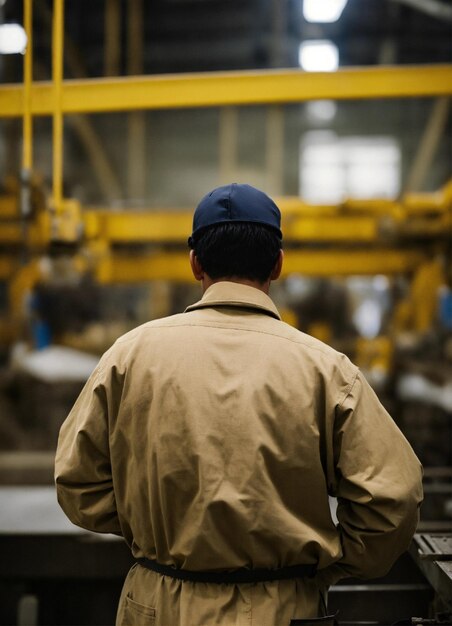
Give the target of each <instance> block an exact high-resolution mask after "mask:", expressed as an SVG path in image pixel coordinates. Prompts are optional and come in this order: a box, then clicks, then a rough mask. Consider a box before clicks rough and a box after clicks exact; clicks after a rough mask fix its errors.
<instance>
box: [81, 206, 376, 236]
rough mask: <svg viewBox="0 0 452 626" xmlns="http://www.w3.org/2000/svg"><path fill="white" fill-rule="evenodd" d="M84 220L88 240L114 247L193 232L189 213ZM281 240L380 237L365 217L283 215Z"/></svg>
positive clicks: (105, 214) (371, 218) (106, 214)
mask: <svg viewBox="0 0 452 626" xmlns="http://www.w3.org/2000/svg"><path fill="white" fill-rule="evenodd" d="M83 219H84V222H85V224H86V228H85V233H86V236H87V237H88V238H93V237H99V236H101V237H103V238H105V239H106V240H108V241H111V242H116V243H136V242H178V243H185V242H186V241H187V237H188V235H189V234H190V233H191V229H192V212H191V211H186V212H181V211H178V212H168V213H163V212H148V213H143V212H141V213H137V212H123V213H113V212H105V211H102V213H98V212H96V211H85V212H84V213H83ZM282 229H283V232H284V238H285V239H286V240H293V241H301V242H306V241H320V242H321V241H343V242H346V241H354V242H359V241H361V242H363V241H364V242H367V241H375V240H377V239H378V237H379V227H378V219H376V218H375V217H374V216H372V215H367V216H354V215H352V216H349V215H343V216H342V215H336V216H323V215H314V214H311V215H308V216H304V215H302V214H301V215H300V214H294V213H291V214H288V215H286V214H285V213H284V211H283V217H282Z"/></svg>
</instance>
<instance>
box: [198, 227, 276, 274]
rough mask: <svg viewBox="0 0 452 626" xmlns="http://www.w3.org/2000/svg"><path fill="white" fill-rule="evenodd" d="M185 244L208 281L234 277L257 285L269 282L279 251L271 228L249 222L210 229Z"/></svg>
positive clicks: (274, 233) (273, 230)
mask: <svg viewBox="0 0 452 626" xmlns="http://www.w3.org/2000/svg"><path fill="white" fill-rule="evenodd" d="M188 244H189V246H190V248H192V250H194V252H195V254H196V257H197V258H198V261H199V263H200V264H201V267H202V269H203V270H204V271H205V272H206V274H208V276H210V278H213V279H214V280H217V279H219V278H228V277H230V276H235V277H237V278H246V279H248V280H255V281H259V282H260V283H264V282H265V281H267V280H268V279H269V278H270V274H271V273H272V271H273V269H274V267H275V265H276V262H277V260H278V257H279V252H280V250H281V248H282V240H281V237H280V236H279V233H278V232H277V231H276V230H275V229H274V228H271V227H268V226H265V225H264V224H257V223H252V222H229V223H224V224H215V225H213V226H209V227H207V228H205V229H203V230H202V231H200V232H199V233H197V234H196V235H195V236H194V237H190V239H189V241H188Z"/></svg>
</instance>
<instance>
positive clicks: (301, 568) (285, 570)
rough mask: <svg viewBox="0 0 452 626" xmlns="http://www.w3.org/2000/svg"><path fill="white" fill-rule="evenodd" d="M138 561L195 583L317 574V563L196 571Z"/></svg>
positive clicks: (285, 577)
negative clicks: (269, 567)
mask: <svg viewBox="0 0 452 626" xmlns="http://www.w3.org/2000/svg"><path fill="white" fill-rule="evenodd" d="M137 563H139V564H140V565H142V566H143V567H146V568H147V569H150V570H152V571H153V572H157V573H158V574H162V576H171V578H177V579H178V580H189V581H191V582H195V583H217V584H225V585H234V584H237V583H262V582H267V581H268V582H270V581H272V580H288V579H290V578H304V577H305V576H308V577H312V576H314V575H315V573H316V571H317V568H316V566H315V565H289V566H288V567H281V568H280V569H246V568H242V569H236V570H233V571H231V572H207V571H202V572H194V571H192V570H188V569H177V568H175V567H171V566H170V565H162V564H161V563H158V562H157V561H152V560H150V559H145V558H140V559H137Z"/></svg>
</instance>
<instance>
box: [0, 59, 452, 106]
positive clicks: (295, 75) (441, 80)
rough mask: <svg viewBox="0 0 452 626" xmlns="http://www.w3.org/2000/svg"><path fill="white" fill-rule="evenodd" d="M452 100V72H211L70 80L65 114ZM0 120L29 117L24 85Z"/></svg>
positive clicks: (41, 89)
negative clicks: (325, 101)
mask: <svg viewBox="0 0 452 626" xmlns="http://www.w3.org/2000/svg"><path fill="white" fill-rule="evenodd" d="M53 95H54V94H53V87H52V83H50V82H43V83H35V84H34V86H33V88H32V94H31V97H32V100H31V101H32V108H31V110H32V114H33V115H51V114H52V113H53V110H54V97H53ZM445 95H452V65H419V66H391V67H381V66H378V67H370V68H344V69H342V70H339V71H337V72H332V73H328V72H303V71H301V70H276V71H269V70H265V71H253V72H251V71H242V72H208V73H207V72H206V73H199V74H171V75H166V76H134V77H121V78H114V79H111V78H100V79H86V80H66V81H64V83H63V88H62V94H61V105H62V111H63V113H101V112H108V111H131V110H137V109H165V108H166V109H168V108H184V107H209V106H210V107H211V106H227V105H250V104H278V103H285V102H287V103H289V102H303V101H305V100H317V99H323V98H330V99H337V100H344V99H356V98H359V99H363V98H405V97H415V96H417V97H431V96H445ZM0 96H1V98H0V100H1V104H0V117H17V116H20V115H22V113H23V97H22V86H20V85H6V86H4V87H2V88H0Z"/></svg>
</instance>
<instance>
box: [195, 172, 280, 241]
mask: <svg viewBox="0 0 452 626" xmlns="http://www.w3.org/2000/svg"><path fill="white" fill-rule="evenodd" d="M228 222H255V223H256V224H265V225H266V226H270V227H271V228H274V229H275V230H276V231H278V234H279V236H280V237H282V233H281V212H280V210H279V209H278V207H277V206H276V204H275V203H274V202H273V200H272V199H271V198H269V197H268V196H267V194H265V193H264V192H263V191H259V189H256V188H255V187H251V185H241V184H238V183H232V185H224V186H223V187H217V188H216V189H214V190H213V191H211V192H210V193H208V194H207V195H206V196H204V198H203V199H202V200H201V202H200V203H199V204H198V206H197V207H196V210H195V213H194V215H193V233H192V236H193V235H195V234H196V233H197V232H198V231H200V230H201V229H203V228H206V227H207V226H213V225H214V224H224V223H228Z"/></svg>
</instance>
